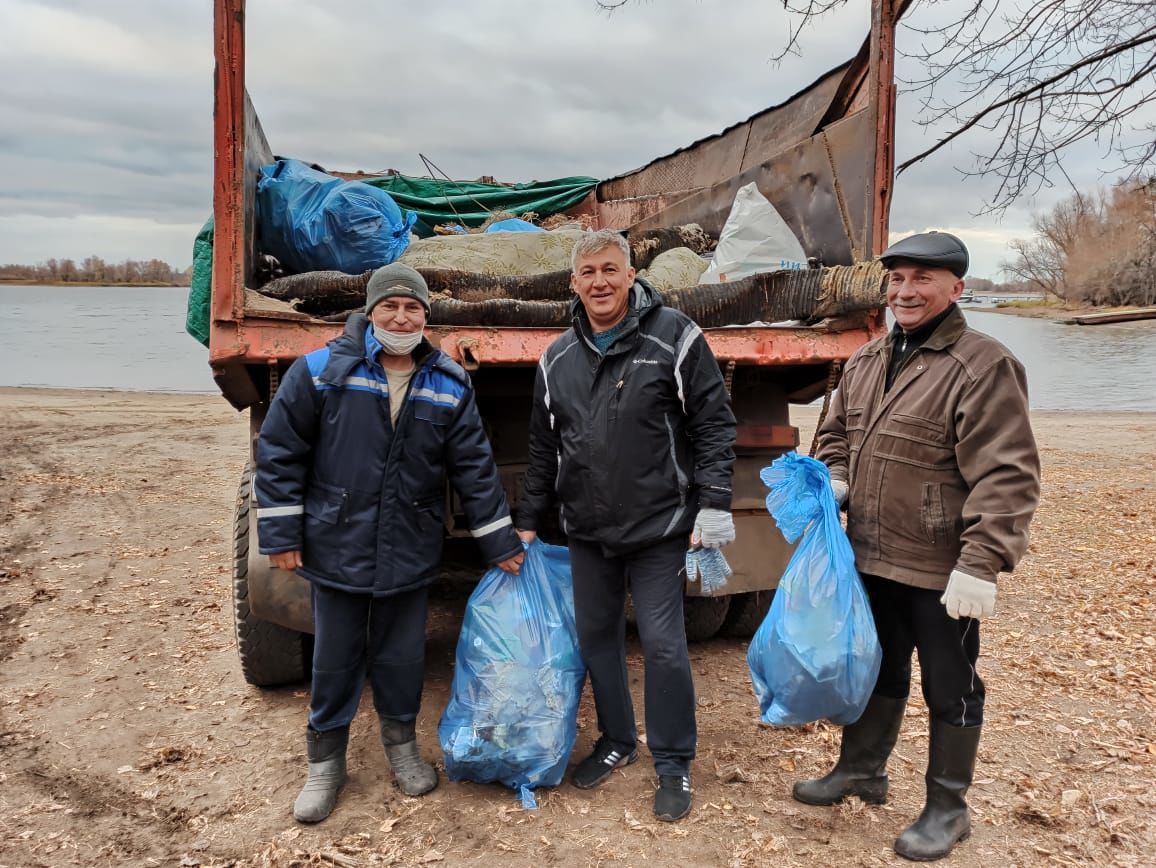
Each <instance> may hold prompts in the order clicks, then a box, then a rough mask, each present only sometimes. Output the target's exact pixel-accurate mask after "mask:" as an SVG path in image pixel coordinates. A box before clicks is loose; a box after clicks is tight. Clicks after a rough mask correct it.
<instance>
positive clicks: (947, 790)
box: [895, 720, 982, 862]
mask: <svg viewBox="0 0 1156 868" xmlns="http://www.w3.org/2000/svg"><path fill="white" fill-rule="evenodd" d="M980 729H982V727H979V726H949V725H948V724H946V723H943V722H941V721H938V720H933V721H931V745H930V749H929V751H928V757H927V775H926V777H925V780H926V781H927V804H926V805H924V807H923V813H922V814H920V815H919V819H918V820H916V821H915V822H914V823H912V824H911V825H910V826H908V827H907V829H906V830H904V832H903V834H902V835H900V836H899V837H898V839H896V841H895V852H896V853H898V854H899V855H900V856H902V857H903V858H904V859H911V860H913V861H915V862H934V861H935V860H936V859H942V858H943V857H944V856H946V855H947V854H948V853H950V852H951V850H952V848H953V847H954V846H955V845H956V844H957V843H959V842H960V841H962V840H964V839H965V838H967V836H968V835H970V834H971V816H970V815H969V813H968V810H967V802H966V801H964V796H966V795H967V789H968V787H970V786H971V780H972V777H973V776H974V774H975V754H976V751H978V750H979V731H980Z"/></svg>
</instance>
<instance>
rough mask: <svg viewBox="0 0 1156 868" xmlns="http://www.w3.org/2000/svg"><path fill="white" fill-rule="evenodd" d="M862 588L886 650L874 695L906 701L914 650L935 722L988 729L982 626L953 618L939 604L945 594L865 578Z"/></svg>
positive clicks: (880, 640)
mask: <svg viewBox="0 0 1156 868" xmlns="http://www.w3.org/2000/svg"><path fill="white" fill-rule="evenodd" d="M863 585H864V587H865V588H866V589H867V596H868V597H869V598H870V600H871V611H872V613H873V614H874V616H875V630H876V632H877V633H878V634H879V644H880V645H881V646H882V648H883V662H882V665H881V666H880V668H879V679H878V681H876V682H875V691H874V692H875V693H877V694H879V695H880V696H887V697H890V698H891V699H906V698H907V696H908V694H909V693H910V692H911V652H912V650H914V651H916V652H918V654H919V671H920V675H921V679H922V685H923V698H924V700H925V701H926V702H927V708H928V711H929V712H930V714H931V717H932V719H934V720H939V721H942V722H943V723H946V724H948V725H949V726H979V725H980V724H981V723H983V700H984V688H983V679H981V678H980V677H979V673H978V672H976V669H975V664H976V660H978V659H979V621H977V620H975V619H974V618H960V619H959V620H956V619H954V618H951V617H949V616H948V614H947V610H946V609H945V608H944V606H943V604H942V603H941V602H939V598H940V597H941V596H943V592H942V591H929V590H927V589H925V588H915V587H912V586H910V585H904V584H901V583H900V582H895V581H892V580H891V579H884V578H881V577H879V576H871V575H866V574H865V575H863Z"/></svg>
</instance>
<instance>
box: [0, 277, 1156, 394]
mask: <svg viewBox="0 0 1156 868" xmlns="http://www.w3.org/2000/svg"><path fill="white" fill-rule="evenodd" d="M187 299H188V290H187V289H184V288H178V287H159V288H158V287H142V288H136V287H48V286H13V285H0V386H48V387H63V388H74V389H124V390H129V391H161V392H206V393H215V392H216V387H215V386H214V384H213V379H212V376H211V375H210V373H209V366H208V363H207V355H208V351H207V350H206V349H205V348H204V347H203V346H201V345H200V344H199V343H197V342H196V341H195V340H194V339H193V338H191V337H189V335H188V334H187V333H186V332H185V305H186V301H187ZM964 310H965V312H966V314H967V317H968V320H969V321H970V322H971V324H972V325H973V326H974V327H975V328H977V329H979V330H980V331H983V332H987V333H988V334H990V335H992V336H993V337H995V338H996V339H997V340H999V341H1001V342H1003V343H1004V344H1005V345H1006V346H1007V347H1008V348H1009V349H1011V350H1012V352H1014V353H1015V354H1016V355H1017V356H1018V357H1019V358H1020V360H1021V361H1022V362H1023V363H1024V366H1025V367H1026V368H1027V372H1028V387H1029V390H1030V393H1031V403H1032V406H1033V407H1034V408H1037V409H1048V410H1063V409H1072V410H1149V411H1156V320H1148V321H1146V322H1137V323H1122V324H1119V325H1099V326H1069V325H1061V324H1058V323H1054V322H1051V321H1048V320H1042V319H1029V318H1027V317H1019V316H1011V315H1007V314H998V313H992V312H990V311H984V310H983V309H982V307H978V306H974V305H967V306H965V307H964Z"/></svg>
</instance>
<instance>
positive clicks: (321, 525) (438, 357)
mask: <svg viewBox="0 0 1156 868" xmlns="http://www.w3.org/2000/svg"><path fill="white" fill-rule="evenodd" d="M429 313H430V305H429V290H428V288H427V286H426V283H425V280H424V279H423V278H422V276H421V275H420V274H419V273H418V272H417V271H415V270H414V269H412V268H409V267H408V266H405V265H401V264H399V263H394V264H392V265H387V266H385V267H384V268H380V269H378V270H377V271H376V272H374V274H373V276H372V277H371V278H370V280H369V284H368V286H367V288H366V305H365V315H361V314H356V315H354V316H353V317H351V318H350V320H349V321H348V323H347V324H346V327H345V333H344V334H343V335H342V336H341V337H339V338H337V339H335V340H333V341H330V342H329V344H328V345H327V346H325V347H323V348H322V349H320V350H317V351H315V352H312V353H309V354H308V355H306V356H303V357H302V358H300V359H298V360H297V361H296V362H294V363H293V365H292V366H291V367H290V368H289V370H288V372H287V373H286V374H285V378H284V380H283V382H282V384H281V387H280V389H278V391H277V394H276V396H275V397H274V399H273V402H272V404H271V405H270V407H269V413H268V416H267V417H266V419H265V422H264V424H263V425H262V427H261V434H260V439H259V440H258V443H257V477H256V480H257V482H256V490H257V507H258V509H257V518H258V534H259V537H260V550H261V553H262V554H267V555H269V556H270V558H271V560H272V562H273V565H274V566H276V567H279V568H281V569H285V570H294V571H296V572H297V573H298V574H299V575H301V576H303V577H304V578H306V579H308V580H309V581H310V582H311V583H312V595H313V625H314V635H315V641H314V652H313V683H312V693H311V696H310V703H309V725H308V728H307V730H306V745H307V748H308V755H309V774H308V778H307V780H306V782H305V786H304V789H302V791H301V794H300V795H299V796H298V797H297V801H296V802H295V804H294V806H293V814H294V816H295V817H296V818H297V819H298V820H299V821H301V822H307V823H311V822H318V821H320V820H324V819H325V818H326V817H328V816H329V814H330V813H332V811H333V808H334V806H335V805H336V802H337V793H338V790H340V788H341V786H342V785H343V784H344V783H345V780H346V768H345V751H346V745H347V743H348V739H349V725H350V723H351V721H352V720H353V716H354V714H355V713H356V712H357V706H358V703H359V702H360V699H361V691H362V686H363V684H364V681H365V678H366V674H367V673H368V677H369V683H370V685H371V687H372V689H373V704H374V707H375V709H376V711H377V714H378V717H379V718H380V722H381V739H382V742H383V744H384V746H385V752H386V757H387V758H388V761H389V764H390V767H391V768H392V770H393V774H394V777H395V779H396V781H397V784H398V787H399V788H400V789H401V790H402V792H404V793H405V794H406V795H409V796H418V795H422V794H424V793H427V792H429V791H430V790H432V789H433V788H434V787H435V786H437V773H436V772H435V771H434V768H433V766H431V765H430V764H429V763H427V762H425V761H424V760H422V759H421V757H420V755H419V754H418V750H417V742H416V736H415V721H416V719H417V713H418V709H419V707H420V704H421V692H422V683H423V680H424V675H425V622H426V604H427V595H428V589H429V585H430V584H431V583H432V582H433V580H434V578H435V577H436V576H437V573H438V567H439V564H440V562H441V552H442V539H443V535H444V530H445V502H446V496H445V483H446V478H447V477H448V478H449V480H450V482H451V483H452V484H453V486H454V488H455V489H456V491H457V493H458V496H459V498H460V500H461V504H462V509H463V511H464V513H465V516H466V520H467V522H468V524H469V528H470V533H471V534H472V535H473V536H474V537H475V538H476V539H477V541H478V545H479V546H480V547H481V550H482V554H483V555H484V556H485V558H486V560H487V561H488V562H489V563H491V564H496V565H497V566H499V567H501V568H502V569H504V570H507V571H509V572H512V573H517V572H518V570H519V567H520V565H521V562H522V545H521V543H520V541H519V539H518V536H517V534H516V533H515V531H514V528H513V525H512V523H511V521H510V514H509V508H508V506H507V504H506V498H505V495H504V493H503V491H502V487H501V484H500V482H499V478H498V471H497V467H496V466H495V464H494V457H493V453H492V451H491V449H490V444H489V442H488V441H487V440H486V436H485V432H484V431H483V428H482V420H481V417H480V415H479V414H478V408H477V404H476V403H475V399H474V391H473V387H472V386H471V384H470V380H469V377H468V376H467V375H466V373H465V371H463V370H462V369H461V368H460V367H459V366H458V365H457V364H455V363H454V362H453V361H452V360H451V359H450V358H449V356H447V355H446V354H445V353H443V352H441V351H440V350H436V349H434V347H433V346H432V345H431V344H430V343H429V341H428V340H426V339H425V338H424V337H423V330H424V328H425V324H426V321H427V319H428V317H429Z"/></svg>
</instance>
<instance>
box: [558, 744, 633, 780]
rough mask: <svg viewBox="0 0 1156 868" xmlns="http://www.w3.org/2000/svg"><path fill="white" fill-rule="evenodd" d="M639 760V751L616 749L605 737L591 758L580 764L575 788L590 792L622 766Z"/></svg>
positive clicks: (575, 770)
mask: <svg viewBox="0 0 1156 868" xmlns="http://www.w3.org/2000/svg"><path fill="white" fill-rule="evenodd" d="M637 759H638V751H637V750H633V749H632V750H630V751H623V750H622V749H621V748H617V747H615V746H614V745H613V744H612V743H611V742H610V741H609V740H608V739H607V738H606V737H605V736H603V737H602V738H600V739H598V743H597V744H595V745H594V750H593V752H592V753H591V754H590V756H588V757H586V759H584V760H582V762H580V763H578V768H576V769H574V778H573V781H574V786H576V787H577V788H578V789H580V790H589V789H591V788H593V787H596V786H598V785H599V784H600V783H602V782H603V781H604V780H606V779H607V778H608V777H610V773H611V772H612V771H614V770H615V769H617V768H621V767H622V766H628V765H630V764H631V763H632V762H635V761H636V760H637Z"/></svg>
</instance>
